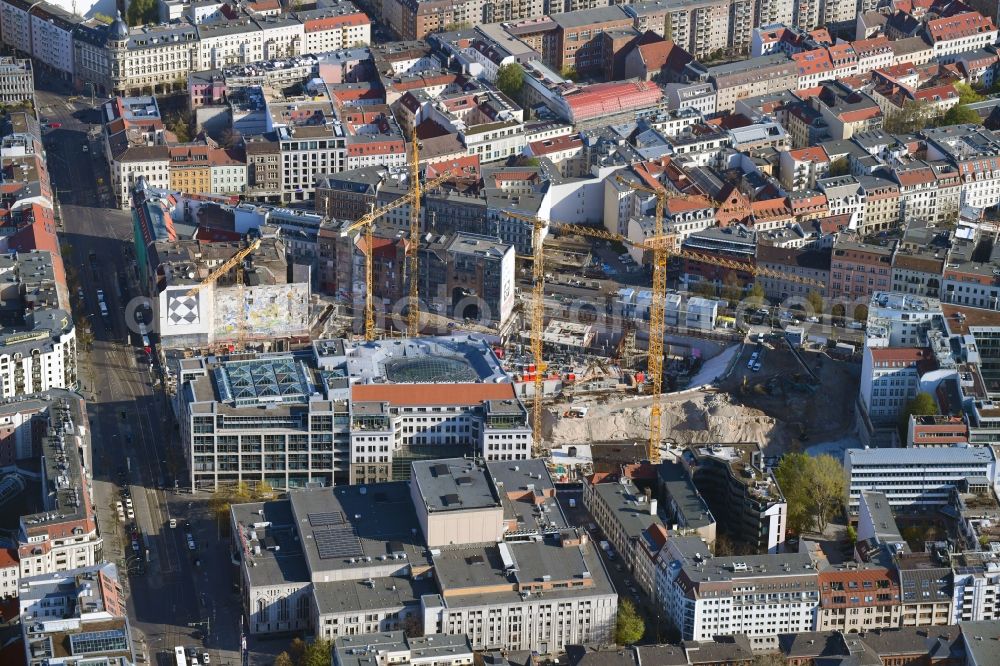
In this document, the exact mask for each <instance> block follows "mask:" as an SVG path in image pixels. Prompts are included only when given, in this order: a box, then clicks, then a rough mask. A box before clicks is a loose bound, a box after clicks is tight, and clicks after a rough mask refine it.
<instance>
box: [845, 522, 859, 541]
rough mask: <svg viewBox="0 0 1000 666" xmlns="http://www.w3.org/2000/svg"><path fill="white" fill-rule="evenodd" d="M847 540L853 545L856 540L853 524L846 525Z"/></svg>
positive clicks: (856, 533)
mask: <svg viewBox="0 0 1000 666" xmlns="http://www.w3.org/2000/svg"><path fill="white" fill-rule="evenodd" d="M847 541H848V542H849V543H850V544H851V545H852V546H853V545H854V544H856V543H857V542H858V531H857V530H856V529H854V526H853V525H848V526H847Z"/></svg>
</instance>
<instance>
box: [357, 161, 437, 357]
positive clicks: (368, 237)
mask: <svg viewBox="0 0 1000 666" xmlns="http://www.w3.org/2000/svg"><path fill="white" fill-rule="evenodd" d="M452 177H453V176H452V174H451V173H450V172H446V173H443V174H441V175H440V176H438V177H437V178H434V179H433V180H431V181H428V182H426V183H424V184H423V186H420V185H419V184H418V185H416V187H415V188H414V187H411V188H410V190H409V191H408V192H407V193H406V194H404V195H403V196H401V197H399V198H398V199H396V200H394V201H390V202H389V203H387V204H385V205H384V206H380V207H378V208H375V207H372V210H371V211H370V212H369V213H366V214H365V215H363V216H362V217H360V218H359V219H358V220H357V221H356V222H354V223H353V224H351V225H349V226H348V227H346V228H344V229H342V230H341V231H340V235H341V236H348V235H350V234H351V233H353V232H355V231H357V230H358V229H363V230H364V234H365V248H364V255H365V340H368V341H371V340H374V339H375V334H376V329H375V302H374V295H373V291H374V289H373V286H374V285H373V282H374V278H373V275H372V244H373V242H374V238H373V226H374V224H375V220H377V219H379V218H380V217H382V216H383V215H385V214H386V213H389V212H390V211H393V210H395V209H397V208H401V207H402V206H405V205H407V204H408V203H411V202H412V201H414V200H415V199H416V198H417V197H418V196H419V195H420V191H421V190H423V191H426V190H430V189H433V188H435V187H437V186H438V185H440V184H441V183H443V182H445V181H446V180H449V179H451V178H452ZM414 182H415V183H416V182H417V180H414ZM419 232H420V229H419V221H418V222H417V234H418V236H419ZM410 233H411V234H412V233H413V230H412V228H411V231H410ZM413 257H414V258H413V264H412V266H413V267H414V268H416V250H414V255H413ZM417 281H418V280H417V279H416V273H411V279H410V293H411V297H412V296H413V295H414V293H415V292H414V290H415V289H416V287H415V286H414V283H416V282H417ZM418 295H419V294H418ZM415 309H416V310H418V312H417V314H416V321H417V322H418V324H419V321H420V320H419V316H420V315H419V308H415ZM412 311H413V309H411V316H413V314H412Z"/></svg>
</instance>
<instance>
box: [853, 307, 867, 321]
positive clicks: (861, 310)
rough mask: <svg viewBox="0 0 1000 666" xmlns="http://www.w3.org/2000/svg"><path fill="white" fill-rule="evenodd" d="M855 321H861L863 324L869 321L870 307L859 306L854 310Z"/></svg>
mask: <svg viewBox="0 0 1000 666" xmlns="http://www.w3.org/2000/svg"><path fill="white" fill-rule="evenodd" d="M854 321H860V322H862V323H864V322H866V321H868V306H867V305H859V306H857V307H856V308H854Z"/></svg>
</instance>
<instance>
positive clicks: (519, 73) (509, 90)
mask: <svg viewBox="0 0 1000 666" xmlns="http://www.w3.org/2000/svg"><path fill="white" fill-rule="evenodd" d="M497 88H499V89H500V92H502V93H503V94H504V95H507V97H510V98H511V99H512V100H514V101H515V102H520V100H521V91H522V90H523V89H524V69H523V68H522V67H521V66H520V65H519V64H517V63H516V62H512V63H508V64H506V65H503V66H501V67H500V69H498V70H497Z"/></svg>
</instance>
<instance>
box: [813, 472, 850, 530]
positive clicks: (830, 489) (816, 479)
mask: <svg viewBox="0 0 1000 666" xmlns="http://www.w3.org/2000/svg"><path fill="white" fill-rule="evenodd" d="M811 472H812V484H811V485H812V493H811V494H812V509H813V516H814V517H815V519H816V524H817V527H819V530H820V531H821V532H822V531H823V530H825V529H826V526H827V525H829V524H830V519H831V518H833V516H834V515H836V513H837V512H838V511H839V510H840V509H841V508H843V506H844V497H845V496H846V495H847V477H846V476H845V475H844V468H843V467H842V466H841V464H840V461H838V460H837V459H836V458H834V457H833V456H831V455H829V454H827V453H823V454H821V455H818V456H816V457H815V458H813V459H812V465H811Z"/></svg>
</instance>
